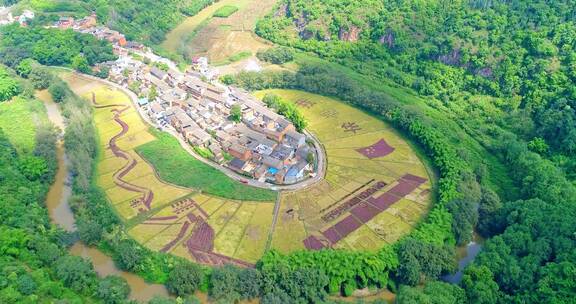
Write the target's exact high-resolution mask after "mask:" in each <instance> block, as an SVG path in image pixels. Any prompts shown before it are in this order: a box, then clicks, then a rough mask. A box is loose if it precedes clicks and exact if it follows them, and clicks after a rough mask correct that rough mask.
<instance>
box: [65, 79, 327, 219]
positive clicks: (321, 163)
mask: <svg viewBox="0 0 576 304" xmlns="http://www.w3.org/2000/svg"><path fill="white" fill-rule="evenodd" d="M74 73H75V74H76V75H78V76H80V77H84V78H87V79H91V80H94V81H99V82H102V83H105V84H107V85H109V86H112V87H114V88H116V89H118V90H121V91H122V92H124V93H126V95H128V96H129V97H130V100H131V101H132V105H133V106H134V107H135V108H136V109H137V111H138V113H139V114H140V117H142V119H143V120H144V121H145V122H146V123H148V124H149V125H151V126H153V127H156V128H158V127H159V126H158V125H157V124H155V123H154V122H152V121H151V120H150V117H149V116H148V115H147V114H146V113H143V111H142V110H141V109H140V107H139V106H138V96H136V94H134V92H132V91H130V90H128V89H127V88H125V87H122V86H120V85H118V84H116V83H113V82H111V81H108V80H105V79H101V78H97V77H94V76H90V75H85V74H81V73H78V72H74ZM162 130H163V131H165V132H167V133H168V134H170V135H172V136H174V137H175V138H176V139H177V140H178V142H179V143H180V145H181V146H182V147H183V148H184V150H186V151H187V152H188V153H189V154H190V155H192V156H193V157H194V158H196V159H197V160H199V161H201V162H203V163H204V164H206V165H208V166H211V167H212V168H215V169H217V170H220V171H221V172H222V173H224V174H226V175H227V176H228V177H230V178H232V179H234V180H236V181H239V182H243V183H245V184H247V185H250V186H253V187H257V188H263V189H270V190H275V191H296V190H301V189H305V188H308V187H310V186H312V185H314V184H316V183H318V182H319V181H321V180H322V179H323V178H324V175H325V174H326V161H325V160H326V154H325V151H324V148H323V146H322V145H321V144H320V142H319V141H318V139H317V138H316V137H315V136H314V135H313V134H311V133H309V132H308V131H305V133H306V135H307V136H308V137H309V138H311V139H312V141H313V143H314V147H315V148H316V151H318V153H317V155H318V172H317V174H316V176H315V177H312V178H308V179H306V180H303V181H301V182H299V183H296V184H292V185H273V184H269V183H265V182H260V181H257V180H254V179H250V178H247V177H245V176H242V175H240V174H238V173H236V172H234V171H232V170H231V169H228V168H226V167H224V166H221V165H219V164H216V163H214V162H212V161H210V160H207V159H205V158H204V157H202V156H200V155H198V154H197V153H196V152H195V151H194V149H192V147H191V146H190V145H189V144H188V143H187V142H186V141H185V140H184V139H183V138H182V136H181V135H180V134H179V133H178V132H176V130H174V129H172V128H171V127H168V128H162ZM274 218H275V219H274V220H276V216H275V217H274Z"/></svg>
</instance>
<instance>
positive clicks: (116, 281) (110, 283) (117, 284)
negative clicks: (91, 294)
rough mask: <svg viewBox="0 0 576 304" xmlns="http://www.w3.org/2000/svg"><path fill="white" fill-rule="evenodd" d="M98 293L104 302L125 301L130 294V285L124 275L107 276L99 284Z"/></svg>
mask: <svg viewBox="0 0 576 304" xmlns="http://www.w3.org/2000/svg"><path fill="white" fill-rule="evenodd" d="M97 294H98V297H99V298H100V299H102V300H103V301H104V303H108V304H116V303H124V301H125V300H126V299H127V298H128V295H130V286H129V285H128V282H126V279H124V278H122V277H119V276H107V277H105V278H104V279H102V280H101V281H100V283H99V284H98V290H97Z"/></svg>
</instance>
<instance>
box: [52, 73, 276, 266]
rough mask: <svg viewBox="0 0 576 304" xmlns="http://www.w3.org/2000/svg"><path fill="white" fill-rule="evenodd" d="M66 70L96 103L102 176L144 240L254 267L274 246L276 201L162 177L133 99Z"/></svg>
mask: <svg viewBox="0 0 576 304" xmlns="http://www.w3.org/2000/svg"><path fill="white" fill-rule="evenodd" d="M61 76H62V77H63V79H65V80H67V81H68V83H69V84H70V87H71V88H72V89H73V90H74V92H75V93H76V94H78V95H79V96H82V97H84V98H85V99H86V102H89V103H90V104H91V105H92V107H93V110H94V122H95V125H96V128H97V131H98V136H99V147H100V149H99V159H98V164H97V174H98V176H97V180H96V182H97V184H98V185H99V186H100V187H101V188H102V189H103V190H104V191H105V193H106V195H107V198H108V200H109V202H110V205H111V206H112V207H113V208H114V209H115V210H116V212H117V213H118V214H119V215H120V216H121V218H122V219H123V220H125V221H126V224H127V228H128V233H129V234H130V235H131V236H132V237H133V238H134V239H135V240H136V241H138V242H140V243H141V244H143V245H144V246H146V247H148V248H150V249H152V250H156V251H160V252H166V253H171V254H174V255H178V256H181V257H184V258H188V259H190V260H193V261H196V262H199V263H203V264H212V265H221V264H225V263H233V264H237V265H240V266H253V264H254V263H255V262H256V261H257V260H258V259H259V258H260V257H261V256H262V254H263V253H264V251H265V249H266V243H267V240H268V235H269V231H270V227H271V224H272V216H273V210H274V204H273V203H274V202H273V201H269V202H266V201H258V202H256V201H237V200H230V199H224V198H219V197H215V196H211V195H206V194H202V193H200V192H199V191H197V190H196V189H190V188H184V187H178V186H175V185H172V184H169V183H166V182H165V181H162V180H160V178H159V177H158V175H157V174H156V172H155V169H154V167H152V166H151V165H150V164H149V163H147V162H145V161H144V160H143V159H142V158H141V157H140V156H139V155H138V154H137V153H136V152H135V149H136V148H137V147H139V146H141V145H144V144H146V143H148V142H151V141H153V140H156V137H155V136H154V135H153V134H151V133H150V132H149V131H148V130H149V129H148V125H146V124H145V123H144V121H143V120H142V119H141V117H140V116H139V114H138V113H137V110H136V109H135V108H134V106H133V105H132V103H131V101H130V99H129V97H128V96H127V95H125V94H124V93H123V92H121V91H120V90H117V89H115V88H114V87H111V86H108V85H106V84H105V83H101V82H98V81H94V80H91V79H88V78H84V77H80V76H78V75H75V74H70V73H64V74H62V75H61ZM190 157H192V156H190ZM138 215H140V216H139V217H136V216H138Z"/></svg>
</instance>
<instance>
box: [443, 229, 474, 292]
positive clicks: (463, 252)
mask: <svg viewBox="0 0 576 304" xmlns="http://www.w3.org/2000/svg"><path fill="white" fill-rule="evenodd" d="M483 243H484V239H482V237H481V236H479V235H478V234H477V233H476V232H474V238H473V240H472V242H470V243H468V245H466V246H462V247H458V248H457V249H456V253H457V255H458V271H457V272H456V273H454V274H449V275H445V276H443V277H442V280H444V281H445V282H448V283H451V284H459V283H460V281H462V276H463V275H464V268H466V266H468V265H469V264H470V263H472V261H474V258H476V256H477V255H478V254H479V253H480V251H481V250H482V244H483Z"/></svg>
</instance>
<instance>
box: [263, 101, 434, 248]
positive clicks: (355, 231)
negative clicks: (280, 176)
mask: <svg viewBox="0 0 576 304" xmlns="http://www.w3.org/2000/svg"><path fill="white" fill-rule="evenodd" d="M266 93H273V94H276V95H278V96H280V97H282V98H284V99H286V100H288V101H292V102H294V103H295V104H296V105H297V106H298V107H299V109H300V110H301V111H302V113H303V114H304V116H306V118H307V119H308V121H309V125H308V130H309V131H310V132H311V133H313V134H314V135H315V136H316V137H317V138H318V139H319V141H320V142H321V143H322V144H323V145H324V148H325V151H326V155H327V160H328V164H327V172H326V178H325V179H324V180H323V181H322V182H320V183H318V184H316V185H315V186H313V187H311V188H308V189H305V190H301V191H296V192H292V193H283V194H282V198H281V205H280V212H279V214H278V221H277V224H276V226H275V228H274V231H273V233H272V247H273V248H276V249H278V250H280V251H282V252H290V251H294V250H298V249H305V248H306V249H311V250H316V249H321V248H327V247H332V248H343V249H351V250H376V249H378V248H380V247H382V246H383V245H385V244H390V243H393V242H395V241H396V240H398V239H399V238H400V237H401V236H403V235H405V234H406V233H408V232H409V231H410V230H411V229H412V227H413V226H414V225H415V224H416V223H417V222H418V221H419V219H420V218H421V217H422V216H423V215H424V214H425V213H426V212H427V210H428V207H429V205H430V202H431V194H430V193H431V191H430V189H431V186H432V185H431V182H430V175H429V174H428V172H427V170H426V167H425V166H424V164H423V163H422V162H421V161H420V159H419V158H418V156H417V155H416V154H415V153H414V151H413V149H412V148H411V147H410V146H409V145H408V144H407V143H406V142H405V141H404V140H402V139H401V138H400V136H399V135H398V134H397V132H395V131H394V130H393V129H391V128H390V127H389V126H388V125H386V124H385V123H383V122H382V121H380V120H378V119H376V118H374V117H372V116H370V115H368V114H366V113H363V112H362V111H360V110H358V109H355V108H353V107H351V106H348V105H346V104H343V103H340V102H337V101H335V100H333V99H330V98H327V97H323V96H319V95H314V94H308V93H305V92H300V91H292V90H268V91H262V92H258V93H257V96H258V97H263V96H264V95H265V94H266Z"/></svg>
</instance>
